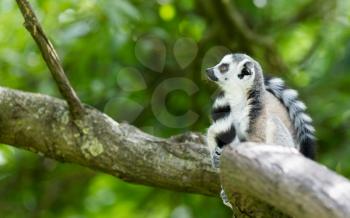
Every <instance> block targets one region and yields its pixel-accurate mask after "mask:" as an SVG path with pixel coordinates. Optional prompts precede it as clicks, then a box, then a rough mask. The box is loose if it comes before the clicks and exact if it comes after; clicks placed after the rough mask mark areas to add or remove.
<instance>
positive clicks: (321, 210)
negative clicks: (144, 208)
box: [0, 88, 350, 217]
mask: <svg viewBox="0 0 350 218" xmlns="http://www.w3.org/2000/svg"><path fill="white" fill-rule="evenodd" d="M85 110H86V115H85V116H84V117H83V118H82V119H80V120H75V121H74V120H72V118H71V117H70V116H69V110H68V106H67V104H66V103H65V102H64V101H62V100H58V99H55V98H52V97H49V96H45V95H40V94H31V93H25V92H20V91H16V90H11V89H5V88H0V111H1V113H0V143H5V144H9V145H13V146H16V147H18V148H22V149H26V150H30V151H33V152H36V153H38V154H39V155H44V156H46V157H50V158H53V159H56V160H59V161H63V162H71V163H75V164H79V165H82V166H87V167H90V168H92V169H96V170H99V171H102V172H106V173H108V174H111V175H114V176H116V177H118V178H121V179H123V180H125V181H128V182H133V183H138V184H145V185H150V186H156V187H162V188H166V189H171V190H176V191H183V192H193V193H199V194H204V195H211V196H218V193H219V190H220V182H219V175H218V172H217V171H215V170H213V168H212V167H211V164H210V158H209V152H208V149H207V146H206V145H205V140H204V138H203V136H202V135H201V134H199V133H186V134H183V135H179V136H174V137H171V138H168V139H163V138H158V137H155V136H151V135H149V134H146V133H144V132H142V131H140V130H138V129H137V128H135V127H133V126H131V125H128V124H119V123H117V122H115V121H114V120H112V119H111V118H109V117H108V116H106V115H105V114H103V113H101V112H99V111H97V110H95V109H94V108H91V107H89V106H85ZM220 175H221V180H222V184H223V186H224V189H225V190H226V192H227V193H229V196H230V200H231V203H232V204H233V206H234V212H235V215H236V216H237V217H284V216H285V215H283V214H282V213H281V212H279V211H278V210H277V209H274V208H273V207H272V206H269V204H271V205H273V206H274V207H276V208H278V209H279V210H280V211H283V212H285V213H287V214H289V215H292V216H295V217H315V216H319V217H350V209H349V208H350V201H349V200H350V184H349V182H348V181H347V180H346V179H345V178H343V177H341V176H339V175H336V174H335V173H333V172H331V171H330V170H328V169H326V168H325V167H324V166H321V165H319V164H317V163H315V162H313V161H310V160H307V159H305V158H304V157H302V156H301V155H300V154H298V153H297V152H296V151H295V150H290V149H288V148H284V147H281V146H267V145H259V146H252V145H251V144H244V145H242V146H237V147H236V148H234V149H225V151H224V156H223V160H222V166H221V173H220ZM257 199H259V200H257ZM266 202H268V203H266Z"/></svg>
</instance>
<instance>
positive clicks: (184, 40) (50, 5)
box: [0, 0, 350, 218]
mask: <svg viewBox="0 0 350 218" xmlns="http://www.w3.org/2000/svg"><path fill="white" fill-rule="evenodd" d="M30 2H31V3H32V5H33V7H34V9H35V11H36V13H37V14H38V17H39V18H40V21H41V22H42V25H43V27H44V29H45V30H46V32H47V34H48V35H49V38H51V40H52V41H53V43H54V45H55V47H56V48H57V50H58V53H59V55H60V57H61V59H62V62H63V65H64V68H65V70H66V73H67V75H68V77H69V78H70V80H71V83H72V85H73V86H74V88H75V89H76V91H77V92H78V94H79V96H80V98H81V99H82V100H83V101H84V102H85V103H88V104H90V105H92V106H94V107H96V108H98V109H100V110H101V111H104V112H105V113H107V114H108V115H110V116H111V117H113V118H114V119H116V120H118V121H127V122H130V123H132V124H133V125H135V126H137V127H139V128H141V129H143V130H144V131H146V132H149V133H151V134H154V135H157V136H162V137H168V136H171V135H173V134H178V133H183V132H185V131H189V130H193V131H200V132H205V129H206V128H207V127H208V125H209V119H208V113H209V110H210V104H211V101H212V96H213V94H214V93H215V91H216V89H215V87H214V86H213V85H212V84H211V83H209V82H208V81H206V79H205V77H204V76H203V68H205V67H207V66H210V65H212V64H213V63H215V62H216V61H218V60H219V59H220V58H221V57H222V55H223V54H225V53H227V52H229V51H233V52H245V53H247V54H249V55H251V56H253V57H255V58H256V59H257V60H259V61H260V63H261V64H262V66H263V68H264V69H265V72H267V73H269V74H270V75H274V76H279V77H282V78H283V79H285V80H286V81H287V82H288V84H289V85H290V86H292V87H294V88H296V89H297V90H298V91H299V92H300V96H301V98H302V99H303V100H304V101H305V102H306V104H307V105H308V107H309V113H310V114H311V115H312V117H313V118H314V123H315V126H316V129H317V137H318V139H319V140H318V145H319V147H318V151H319V155H318V160H319V161H320V162H321V163H323V164H325V165H327V166H328V167H330V168H331V169H333V170H336V171H337V172H338V173H340V174H342V175H344V176H346V177H348V178H350V159H349V158H350V146H349V142H350V122H349V121H350V101H349V99H350V1H348V0H333V1H329V0H311V1H310V0H295V1H279V0H241V1H228V0H227V1H216V0H208V1H201V0H177V1H175V0H157V1H155V0H147V1H142V0H132V1H123V0H100V1H97V0H61V1H53V0H51V1H49V0H30ZM22 23H23V18H22V15H21V14H20V12H19V10H18V8H17V5H16V4H15V1H14V0H1V1H0V86H4V87H10V88H14V89H20V90H25V91H31V92H39V93H44V94H48V95H52V96H57V97H59V93H58V92H57V88H56V85H55V84H54V83H53V81H52V79H51V76H50V74H49V72H48V69H47V67H46V66H45V64H44V62H43V60H42V58H41V56H40V53H39V51H38V49H37V47H36V45H35V44H34V41H33V40H32V39H31V37H30V35H29V33H28V32H26V30H25V28H24V27H23V25H22ZM187 91H189V92H187ZM162 93H166V94H167V95H166V98H165V99H164V102H161V101H160V102H159V98H160V97H159V96H161V95H162ZM164 111H166V112H168V113H164ZM188 111H191V113H190V114H187V115H186V116H184V117H183V119H182V118H181V119H178V118H179V117H176V116H181V115H183V114H186V113H187V112H188ZM0 217H6V218H7V217H45V218H46V217H49V218H50V217H67V218H85V217H86V218H89V217H117V218H129V217H130V218H133V217H135V218H136V217H140V218H141V217H142V218H143V217H146V218H147V217H149V218H157V217H160V218H162V217H171V218H191V217H196V218H197V217H200V218H209V217H231V213H230V211H229V210H228V209H227V208H225V207H224V206H223V205H222V204H221V201H220V199H218V198H212V197H205V196H200V195H195V194H185V193H176V192H171V191H167V190H162V189H158V188H151V187H144V186H139V185H133V184H128V183H125V182H123V181H120V180H118V179H116V178H113V177H111V176H108V175H105V174H103V173H97V172H94V171H92V170H89V169H86V168H82V167H79V166H76V165H72V164H64V163H58V162H56V161H53V160H50V159H46V158H43V157H39V156H37V155H35V154H32V153H30V152H26V151H21V150H17V149H15V148H12V147H10V146H6V145H0Z"/></svg>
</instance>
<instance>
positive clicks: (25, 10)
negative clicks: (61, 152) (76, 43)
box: [16, 0, 84, 118]
mask: <svg viewBox="0 0 350 218" xmlns="http://www.w3.org/2000/svg"><path fill="white" fill-rule="evenodd" d="M16 2H17V5H18V7H19V8H20V10H21V12H22V15H23V18H24V26H25V27H26V29H27V30H28V31H29V32H30V34H31V35H32V37H33V39H34V40H35V42H36V44H37V45H38V47H39V49H40V52H41V55H42V56H43V58H44V60H45V62H46V65H47V66H48V68H49V70H50V72H51V74H52V76H53V78H54V80H55V82H56V84H57V86H58V88H59V91H60V93H61V95H62V96H63V97H64V99H66V101H67V103H68V105H69V109H70V111H71V113H72V116H73V117H74V118H79V117H80V116H81V115H83V114H84V108H83V106H82V104H81V102H80V100H79V98H78V96H77V94H76V93H75V91H74V89H73V88H72V86H71V85H70V83H69V80H68V79H67V77H66V75H65V73H64V70H63V68H62V66H61V63H60V60H59V57H58V55H57V52H56V51H55V48H54V47H53V45H52V44H51V42H50V40H49V39H48V38H47V37H46V35H45V32H44V30H43V29H42V27H41V25H40V23H39V22H38V19H37V17H36V15H35V13H34V11H33V9H32V7H31V6H30V4H29V2H28V1H27V0H16Z"/></svg>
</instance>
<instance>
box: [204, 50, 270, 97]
mask: <svg viewBox="0 0 350 218" xmlns="http://www.w3.org/2000/svg"><path fill="white" fill-rule="evenodd" d="M206 72H207V75H208V77H209V79H210V80H212V81H214V82H216V83H217V84H218V85H219V86H220V87H221V88H223V89H225V88H231V89H232V88H241V89H244V90H249V89H250V88H251V87H252V86H253V85H257V82H258V81H263V76H262V70H261V67H260V65H259V63H258V62H256V61H255V60H254V59H252V58H251V57H249V56H248V55H245V54H239V53H236V54H228V55H225V57H224V58H222V59H221V61H220V62H219V63H218V64H217V65H215V66H214V67H211V68H208V69H207V70H206ZM258 83H260V82H258Z"/></svg>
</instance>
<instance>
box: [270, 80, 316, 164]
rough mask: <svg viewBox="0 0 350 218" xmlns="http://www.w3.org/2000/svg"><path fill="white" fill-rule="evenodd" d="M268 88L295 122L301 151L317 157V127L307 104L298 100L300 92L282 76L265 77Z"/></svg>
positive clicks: (311, 157)
mask: <svg viewBox="0 0 350 218" xmlns="http://www.w3.org/2000/svg"><path fill="white" fill-rule="evenodd" d="M265 86H266V90H267V91H269V92H271V93H272V94H273V95H274V96H275V97H276V98H278V99H279V100H280V102H281V103H282V104H283V105H284V106H285V107H286V108H287V110H288V113H289V117H290V119H291V121H292V123H293V126H294V129H295V132H296V138H297V143H298V144H299V145H300V152H301V153H302V154H303V155H304V156H305V157H308V158H310V159H315V155H316V148H315V136H314V132H315V128H314V127H313V126H312V119H311V117H310V116H309V115H307V114H306V112H305V110H306V106H305V104H304V103H303V102H301V101H300V100H298V93H297V91H295V90H293V89H289V88H288V87H286V86H285V85H284V81H283V80H282V79H280V78H267V79H265Z"/></svg>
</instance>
